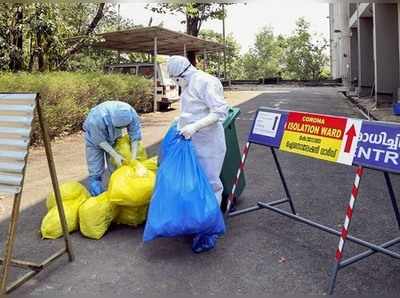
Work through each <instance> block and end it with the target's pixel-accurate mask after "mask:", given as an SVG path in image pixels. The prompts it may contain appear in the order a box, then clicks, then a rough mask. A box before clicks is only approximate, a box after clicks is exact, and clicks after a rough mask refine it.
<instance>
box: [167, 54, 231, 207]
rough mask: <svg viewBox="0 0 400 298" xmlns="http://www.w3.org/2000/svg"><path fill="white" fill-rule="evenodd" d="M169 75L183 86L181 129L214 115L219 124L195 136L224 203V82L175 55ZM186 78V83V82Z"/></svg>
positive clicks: (205, 167) (199, 154)
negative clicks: (222, 171)
mask: <svg viewBox="0 0 400 298" xmlns="http://www.w3.org/2000/svg"><path fill="white" fill-rule="evenodd" d="M168 72H169V75H170V76H171V77H172V78H173V79H175V80H181V82H178V83H179V85H180V86H182V87H183V88H182V89H183V90H182V94H181V114H180V117H179V119H178V129H179V130H182V129H184V127H185V126H187V125H196V123H200V122H201V120H202V119H206V118H207V117H208V116H209V115H212V116H213V117H215V118H213V117H212V118H213V119H215V121H213V120H212V121H211V122H212V123H211V124H209V123H207V122H206V123H207V124H206V125H207V126H205V127H204V125H202V126H200V127H201V128H200V129H199V130H196V132H194V133H193V135H192V136H191V139H192V142H193V145H194V148H195V152H196V156H197V158H198V160H199V163H200V165H201V167H202V168H203V170H204V172H205V174H206V176H207V178H208V181H209V183H210V184H211V187H212V188H213V190H214V193H215V195H216V198H217V200H218V203H219V204H220V203H221V200H222V191H223V186H222V182H221V180H220V174H221V170H222V165H223V162H224V158H225V153H226V144H225V132H224V128H223V121H224V120H225V118H226V116H227V113H228V105H227V103H226V102H225V100H224V90H223V87H222V84H221V82H220V81H219V80H218V79H217V78H215V77H213V76H211V75H209V74H207V73H205V72H202V71H200V70H197V69H196V68H195V67H194V66H192V65H191V64H190V62H189V61H188V60H187V59H186V58H185V57H181V56H172V57H171V58H170V59H169V61H168ZM182 79H183V82H182Z"/></svg>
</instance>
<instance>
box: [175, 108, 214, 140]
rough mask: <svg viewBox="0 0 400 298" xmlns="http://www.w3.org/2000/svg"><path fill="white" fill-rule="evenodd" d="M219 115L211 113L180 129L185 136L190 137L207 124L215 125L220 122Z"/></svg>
mask: <svg viewBox="0 0 400 298" xmlns="http://www.w3.org/2000/svg"><path fill="white" fill-rule="evenodd" d="M218 120H219V117H218V115H217V114H215V113H210V114H208V115H207V116H206V117H204V118H203V119H200V120H199V121H197V122H195V123H191V124H188V125H186V126H184V127H182V128H181V129H180V130H179V133H180V134H181V135H183V136H184V137H185V139H190V138H191V137H192V136H193V135H194V134H195V133H196V132H197V131H199V130H200V129H202V128H205V127H207V126H210V125H213V124H214V123H216V122H218Z"/></svg>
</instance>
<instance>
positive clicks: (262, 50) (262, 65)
mask: <svg viewBox="0 0 400 298" xmlns="http://www.w3.org/2000/svg"><path fill="white" fill-rule="evenodd" d="M283 39H284V38H283V37H282V36H278V37H276V36H275V35H274V33H273V29H272V28H271V27H264V28H263V29H262V30H261V31H260V32H259V33H258V34H257V35H256V42H255V44H254V47H253V48H251V49H250V50H249V52H248V53H246V54H245V55H244V56H243V68H244V69H243V70H244V75H245V76H246V77H247V78H249V79H259V78H267V77H273V76H278V75H279V74H281V72H282V68H283V65H282V60H283V51H284V42H283Z"/></svg>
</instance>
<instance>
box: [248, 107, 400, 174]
mask: <svg viewBox="0 0 400 298" xmlns="http://www.w3.org/2000/svg"><path fill="white" fill-rule="evenodd" d="M291 113H298V112H292V111H285V110H278V109H272V108H259V109H258V111H257V114H256V117H255V119H254V121H253V124H252V128H251V131H250V134H249V138H248V140H249V142H251V143H256V144H260V145H264V146H269V147H274V148H280V147H281V141H282V138H283V136H284V134H285V132H286V129H287V127H286V126H287V122H288V117H289V114H291ZM310 115H312V114H310ZM347 121H348V124H350V125H351V123H353V122H355V121H359V123H362V124H361V128H360V127H358V129H357V130H356V131H354V132H356V133H354V146H356V147H354V148H356V149H355V151H354V150H353V153H352V154H354V159H353V164H354V165H359V166H363V167H367V168H371V169H376V170H382V171H386V172H391V173H397V174H400V124H396V123H387V122H378V121H362V120H358V119H352V118H347ZM345 140H346V139H345V138H344V139H343V148H342V150H345V148H346V146H345V145H346V142H345ZM349 145H351V144H349ZM352 158H353V155H352ZM349 164H351V162H350V163H349Z"/></svg>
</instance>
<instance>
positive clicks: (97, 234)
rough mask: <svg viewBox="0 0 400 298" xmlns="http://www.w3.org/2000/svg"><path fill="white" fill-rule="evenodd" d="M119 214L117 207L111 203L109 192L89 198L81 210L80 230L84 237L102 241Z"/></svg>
mask: <svg viewBox="0 0 400 298" xmlns="http://www.w3.org/2000/svg"><path fill="white" fill-rule="evenodd" d="M117 212H118V210H117V207H116V206H114V204H112V203H111V202H110V200H109V198H108V196H107V192H103V193H102V194H100V195H99V196H97V197H92V198H89V199H88V200H86V202H85V203H83V204H82V205H81V207H80V208H79V228H80V231H81V233H82V235H84V236H86V237H88V238H92V239H96V240H98V239H100V238H101V237H103V235H104V234H105V233H106V232H107V230H108V228H109V226H110V225H111V222H112V221H113V219H114V218H115V217H116V216H117Z"/></svg>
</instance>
